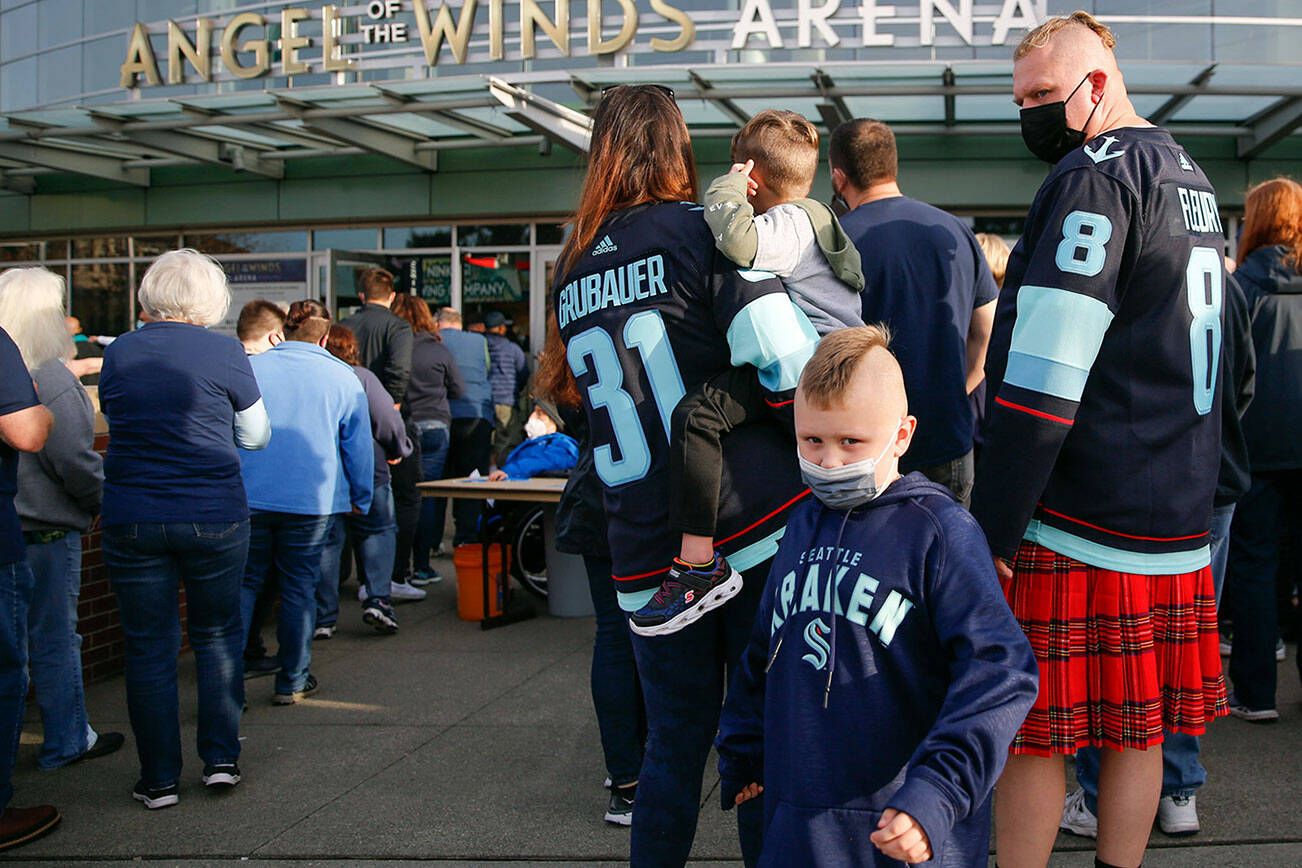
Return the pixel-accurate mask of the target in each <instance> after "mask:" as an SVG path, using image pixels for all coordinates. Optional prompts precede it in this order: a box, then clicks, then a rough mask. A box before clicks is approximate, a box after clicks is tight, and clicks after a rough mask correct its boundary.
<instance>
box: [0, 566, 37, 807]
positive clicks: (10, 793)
mask: <svg viewBox="0 0 1302 868" xmlns="http://www.w3.org/2000/svg"><path fill="white" fill-rule="evenodd" d="M32 585H33V579H32V571H31V569H30V568H29V567H28V566H27V562H26V561H14V562H13V563H8V564H0V600H2V601H3V603H2V604H3V606H4V611H3V615H0V811H3V810H4V809H5V808H7V807H8V806H9V803H10V802H11V801H12V800H13V797H14V785H13V775H14V760H15V759H16V758H17V757H18V740H19V738H20V737H21V736H22V734H23V715H24V714H25V713H26V711H27V612H28V607H29V606H31V603H32Z"/></svg>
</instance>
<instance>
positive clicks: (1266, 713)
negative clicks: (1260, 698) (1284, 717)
mask: <svg viewBox="0 0 1302 868" xmlns="http://www.w3.org/2000/svg"><path fill="white" fill-rule="evenodd" d="M1230 714H1232V715H1234V716H1235V717H1237V718H1239V719H1240V720H1246V721H1248V722H1249V723H1274V722H1275V721H1277V720H1279V711H1278V710H1277V709H1274V708H1248V706H1246V705H1241V704H1240V703H1239V701H1238V700H1236V699H1235V698H1234V697H1233V696H1231V697H1230Z"/></svg>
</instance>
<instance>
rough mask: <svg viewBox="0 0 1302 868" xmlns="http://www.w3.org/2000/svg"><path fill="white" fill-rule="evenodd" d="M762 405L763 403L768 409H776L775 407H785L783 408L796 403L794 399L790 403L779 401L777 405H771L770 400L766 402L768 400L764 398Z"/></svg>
mask: <svg viewBox="0 0 1302 868" xmlns="http://www.w3.org/2000/svg"><path fill="white" fill-rule="evenodd" d="M764 403H765V404H768V405H769V406H770V407H773V408H777V407H785V406H787V405H788V404H794V403H796V399H795V398H792V399H791V400H790V401H779V402H777V403H776V404H775V403H773V402H772V401H770V400H768V399H767V398H766V399H765V400H764Z"/></svg>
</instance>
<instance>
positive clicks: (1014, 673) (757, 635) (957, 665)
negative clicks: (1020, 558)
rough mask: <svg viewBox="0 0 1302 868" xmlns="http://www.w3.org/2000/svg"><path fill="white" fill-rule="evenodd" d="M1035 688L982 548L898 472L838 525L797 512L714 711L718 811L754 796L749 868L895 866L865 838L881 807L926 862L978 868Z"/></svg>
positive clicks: (810, 510) (837, 514)
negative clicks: (908, 831)
mask: <svg viewBox="0 0 1302 868" xmlns="http://www.w3.org/2000/svg"><path fill="white" fill-rule="evenodd" d="M834 567H835V575H836V582H835V587H836V593H835V605H833V595H832V594H831V593H830V587H829V584H830V582H829V579H830V578H831V577H832V575H833V569H834ZM833 608H834V609H835V613H836V614H835V616H833V615H831V614H830V613H829V612H830V610H832V609H833ZM1037 682H1038V679H1037V670H1036V666H1035V660H1034V658H1033V656H1032V654H1031V648H1030V645H1029V643H1028V642H1027V641H1026V636H1025V635H1024V634H1023V633H1022V630H1021V628H1020V627H1019V626H1018V625H1017V621H1016V620H1014V618H1013V615H1012V613H1011V612H1010V611H1009V609H1008V605H1007V604H1006V603H1005V601H1004V596H1003V593H1002V592H1001V591H1000V588H999V582H998V579H997V578H996V576H995V571H994V565H993V562H992V560H991V557H990V549H989V548H988V547H987V545H986V542H985V535H984V534H983V533H982V532H981V529H980V528H979V527H978V526H977V524H976V522H975V521H974V520H973V519H972V517H971V516H970V515H968V513H967V512H966V511H965V510H964V509H963V508H962V507H960V506H959V505H958V504H957V503H955V502H954V500H953V497H952V496H951V495H950V494H949V492H948V491H947V490H946V489H945V488H943V487H941V486H939V485H936V484H935V483H932V482H930V481H928V480H927V479H926V478H925V477H924V476H922V474H920V473H910V474H909V475H908V476H904V477H901V478H900V479H897V480H896V481H895V482H893V483H892V484H891V485H890V486H889V487H887V489H886V490H885V491H884V492H883V493H882V494H881V495H880V496H879V497H877V498H876V499H875V500H873V501H870V502H869V503H867V504H865V505H863V506H860V507H857V508H855V509H853V510H850V511H849V512H845V511H837V510H832V509H829V508H827V507H825V506H823V505H822V504H821V503H820V502H818V501H816V500H813V499H811V500H810V501H809V502H807V503H805V504H803V505H801V506H800V507H799V508H798V509H797V510H796V511H795V512H794V513H793V514H792V516H791V519H790V522H789V523H788V525H787V532H786V535H785V537H784V538H783V540H782V546H781V548H780V549H779V551H778V554H777V556H776V557H775V558H774V561H773V568H772V570H771V571H770V573H769V579H768V585H767V586H766V587H765V589H764V596H763V598H762V600H761V603H760V608H759V612H758V613H757V614H756V616H755V629H754V631H753V633H752V635H751V640H750V644H749V645H748V646H747V648H746V652H745V654H744V655H743V656H742V661H741V664H740V666H739V667H738V670H737V673H736V675H735V676H734V678H733V681H732V686H731V689H730V690H729V692H728V698H727V701H726V702H725V704H724V712H723V717H722V720H721V721H720V726H719V738H718V742H717V746H718V749H719V772H720V774H721V775H722V777H723V785H722V795H723V801H724V808H725V809H727V808H728V807H730V806H731V804H732V802H733V800H734V797H735V796H736V793H737V792H738V791H739V790H740V789H741V788H743V787H744V786H746V785H747V784H749V783H752V782H758V783H761V784H763V785H764V794H763V796H762V797H761V798H763V800H764V830H765V831H764V851H763V855H762V857H761V859H760V865H761V866H779V865H802V866H828V868H831V866H837V868H841V866H847V865H872V866H887V865H890V866H897V865H900V864H902V863H900V862H897V861H896V860H894V859H889V858H887V857H885V856H883V855H882V854H881V853H880V851H878V850H877V848H876V847H875V846H874V845H873V843H872V841H870V840H869V835H871V834H872V833H873V832H874V831H875V830H876V829H877V821H878V820H879V819H880V818H881V814H882V812H883V811H884V810H885V809H886V808H894V809H896V810H899V811H903V812H905V813H907V814H909V815H910V816H912V817H913V818H914V819H915V820H917V821H918V823H919V824H920V825H921V826H922V828H923V830H924V831H925V832H926V833H927V837H928V839H929V841H930V843H931V849H932V854H933V855H932V861H931V862H929V863H927V864H929V865H936V866H944V868H957V866H964V868H967V866H982V868H984V866H985V865H986V861H987V854H988V852H989V842H990V803H989V796H990V791H991V789H992V788H993V787H994V784H995V780H996V779H997V778H998V777H999V774H1000V772H1001V771H1002V770H1003V767H1004V761H1005V760H1006V758H1007V756H1008V745H1009V744H1010V743H1011V742H1012V740H1013V736H1014V735H1016V733H1017V729H1018V727H1019V726H1020V725H1021V723H1022V720H1023V719H1024V718H1025V717H1026V713H1027V711H1028V710H1029V709H1030V707H1031V703H1032V702H1034V700H1035V694H1036V690H1037Z"/></svg>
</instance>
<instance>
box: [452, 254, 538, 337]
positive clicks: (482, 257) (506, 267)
mask: <svg viewBox="0 0 1302 868" xmlns="http://www.w3.org/2000/svg"><path fill="white" fill-rule="evenodd" d="M459 255H460V266H461V280H460V287H461V315H462V317H463V318H464V319H465V325H466V328H467V329H471V330H474V331H482V330H483V323H484V318H485V317H487V316H488V315H489V314H494V313H500V314H502V315H503V316H504V317H506V319H507V320H508V323H507V329H506V335H507V337H509V338H511V339H512V340H515V341H518V342H519V343H520V344H521V346H523V347H529V346H531V344H532V341H533V331H534V323H533V321H532V319H531V316H530V299H531V297H533V296H535V295H536V293H534V292H533V291H532V272H533V262H532V260H531V256H530V254H529V253H528V252H527V251H517V252H499V251H494V250H461V251H460V254H459ZM539 345H540V346H541V342H540V344H539Z"/></svg>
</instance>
